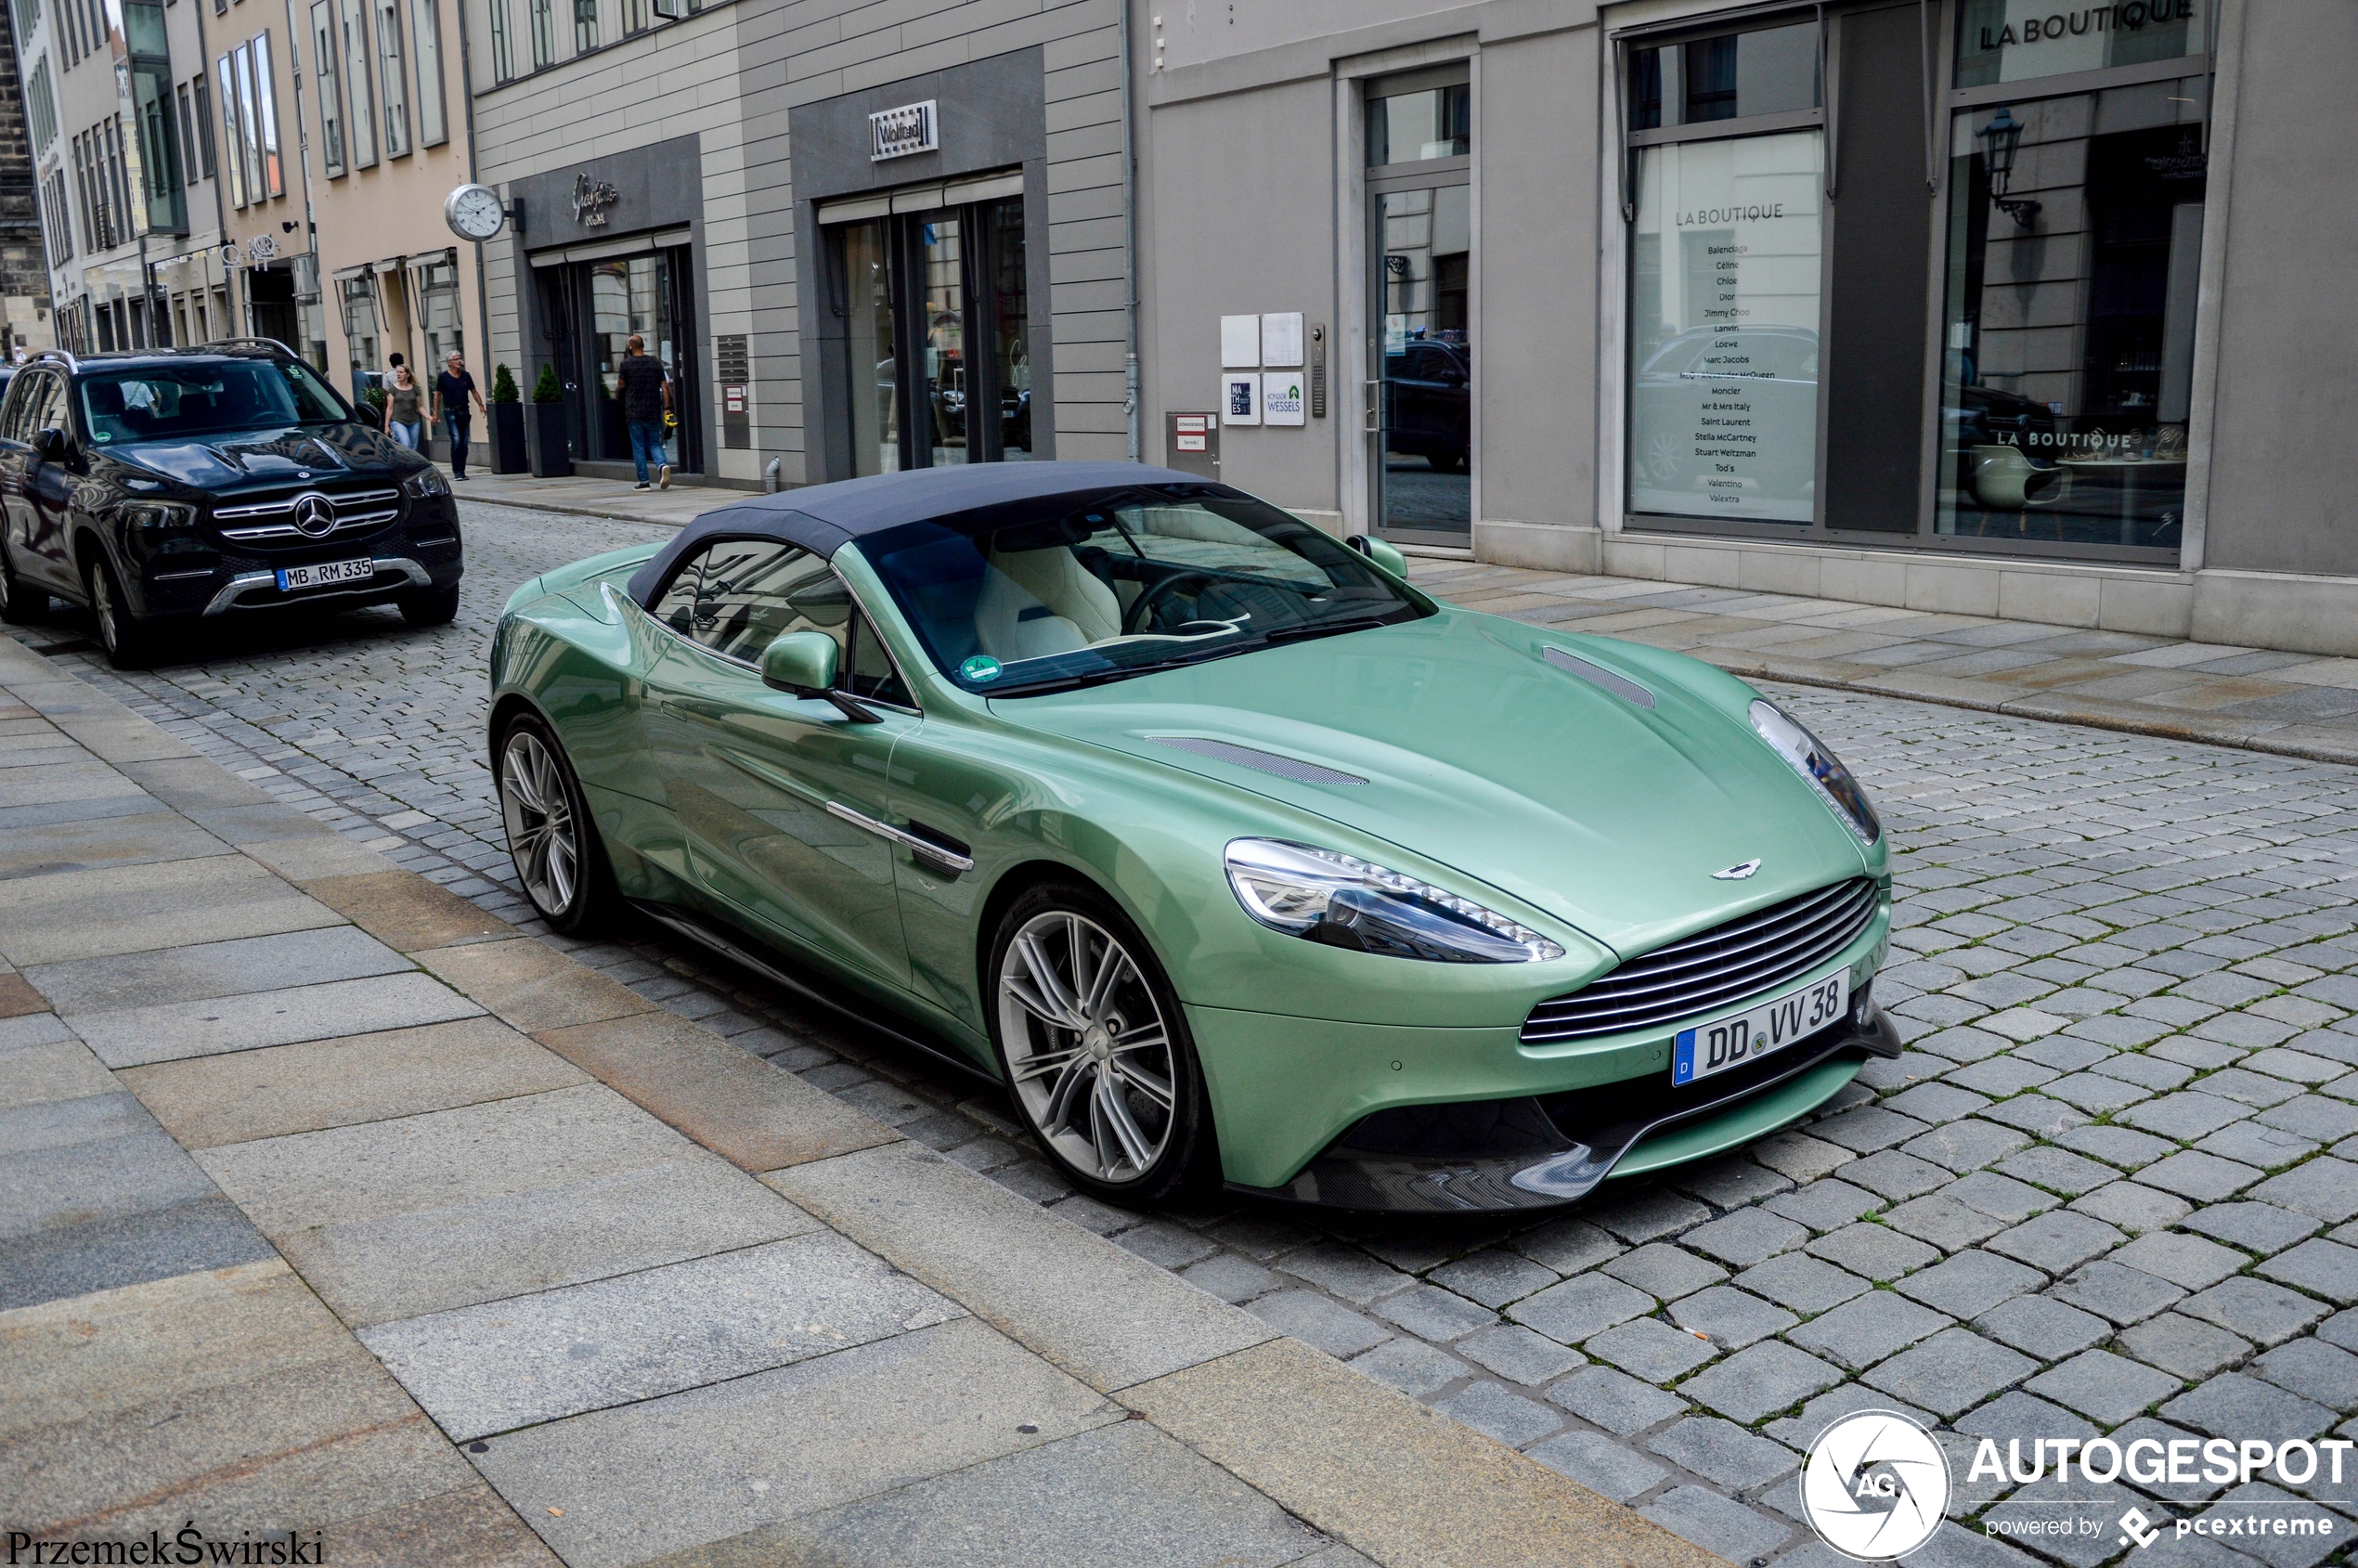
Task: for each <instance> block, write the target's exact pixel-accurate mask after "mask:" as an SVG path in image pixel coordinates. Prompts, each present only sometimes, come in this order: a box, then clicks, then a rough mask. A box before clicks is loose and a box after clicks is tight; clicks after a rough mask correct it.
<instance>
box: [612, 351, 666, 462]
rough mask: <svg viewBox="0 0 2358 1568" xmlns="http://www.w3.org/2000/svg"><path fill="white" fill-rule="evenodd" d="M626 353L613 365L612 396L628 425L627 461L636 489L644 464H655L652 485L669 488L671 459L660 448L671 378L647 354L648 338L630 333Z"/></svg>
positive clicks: (660, 363) (660, 364) (656, 361)
mask: <svg viewBox="0 0 2358 1568" xmlns="http://www.w3.org/2000/svg"><path fill="white" fill-rule="evenodd" d="M628 349H629V352H628V353H627V354H625V355H624V356H623V358H622V363H621V364H619V365H617V366H615V372H614V381H615V388H614V390H615V396H616V397H618V398H620V399H621V400H622V419H623V422H624V423H625V424H628V426H629V427H630V462H631V466H632V467H634V468H636V469H637V470H638V472H639V484H638V486H637V487H638V488H639V489H641V490H643V489H645V488H646V487H647V465H648V464H649V463H651V462H652V463H654V466H655V486H656V488H658V489H663V490H668V489H669V488H671V460H670V459H669V458H668V457H667V456H666V455H665V452H664V449H663V417H664V415H665V414H667V413H668V412H669V411H670V409H671V377H670V376H669V374H668V373H667V372H666V371H665V369H664V368H663V364H662V361H660V360H657V359H652V358H650V357H648V355H647V340H646V339H644V338H642V337H641V336H640V335H639V334H638V333H636V332H633V333H631V334H630V342H629V343H628Z"/></svg>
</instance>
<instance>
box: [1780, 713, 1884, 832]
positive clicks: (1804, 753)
mask: <svg viewBox="0 0 2358 1568" xmlns="http://www.w3.org/2000/svg"><path fill="white" fill-rule="evenodd" d="M1752 727H1753V728H1754V729H1755V730H1757V731H1759V732H1760V738H1761V739H1762V740H1764V741H1767V742H1768V743H1769V745H1771V746H1772V747H1774V748H1775V749H1776V753H1777V755H1778V756H1780V757H1781V758H1784V759H1785V760H1786V761H1787V762H1789V763H1791V764H1792V765H1793V771H1794V772H1796V773H1799V774H1800V775H1801V776H1802V777H1803V778H1805V779H1807V780H1808V781H1809V783H1810V784H1811V786H1812V787H1813V788H1815V789H1816V790H1817V791H1818V794H1819V796H1820V798H1822V799H1823V800H1824V801H1825V803H1826V804H1827V805H1829V806H1831V807H1833V809H1834V815H1835V816H1837V817H1840V818H1841V819H1842V820H1843V821H1844V822H1845V823H1848V824H1849V827H1850V831H1851V832H1853V833H1855V834H1857V835H1858V836H1859V842H1860V843H1862V844H1872V843H1873V842H1874V841H1875V840H1876V839H1878V838H1880V837H1882V836H1883V823H1881V822H1879V821H1877V820H1876V818H1875V808H1874V803H1873V802H1872V801H1871V800H1869V799H1868V798H1867V791H1866V789H1865V788H1864V786H1862V785H1861V784H1859V781H1858V780H1857V779H1854V778H1852V777H1851V776H1850V770H1849V769H1847V768H1846V767H1844V766H1843V765H1842V758H1839V757H1836V756H1835V755H1834V754H1833V747H1831V746H1829V745H1826V743H1825V742H1823V741H1821V740H1820V739H1819V738H1818V737H1817V736H1815V735H1813V734H1811V733H1810V732H1808V730H1807V729H1806V728H1804V727H1803V725H1802V723H1801V721H1800V720H1799V719H1795V718H1794V717H1793V715H1791V714H1789V713H1787V712H1786V711H1785V710H1784V709H1783V708H1781V707H1779V706H1777V705H1776V704H1775V703H1772V702H1770V701H1769V699H1768V698H1766V697H1760V698H1756V699H1755V700H1754V702H1753V705H1752Z"/></svg>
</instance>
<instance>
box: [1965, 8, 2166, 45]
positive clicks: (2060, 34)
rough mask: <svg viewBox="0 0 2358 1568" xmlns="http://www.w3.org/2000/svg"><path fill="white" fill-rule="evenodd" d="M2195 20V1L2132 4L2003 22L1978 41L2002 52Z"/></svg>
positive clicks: (1982, 35)
mask: <svg viewBox="0 0 2358 1568" xmlns="http://www.w3.org/2000/svg"><path fill="white" fill-rule="evenodd" d="M2194 16H2195V0H2129V3H2128V4H2127V5H2125V6H2090V7H2088V8H2087V9H2085V10H2079V11H2058V12H2051V13H2049V14H2048V15H2046V16H2043V17H2025V18H2023V19H2022V20H2020V21H2019V22H2014V21H2008V22H2002V23H2000V24H1999V26H1998V28H1997V30H1996V31H1995V32H1992V31H1991V30H1990V29H1989V28H1987V27H1984V28H1982V29H1981V37H1980V40H1979V41H1980V44H1981V46H1982V48H1983V49H1984V50H1989V49H2003V48H2006V47H2008V46H2010V45H2015V44H2037V43H2041V42H2046V41H2055V42H2060V41H2061V40H2063V39H2066V38H2081V37H2085V36H2087V35H2088V34H2090V33H2104V32H2136V31H2137V30H2138V29H2140V28H2144V27H2151V26H2153V25H2154V24H2155V23H2157V22H2171V21H2192V20H2193V19H2194Z"/></svg>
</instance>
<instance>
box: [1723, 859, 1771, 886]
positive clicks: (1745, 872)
mask: <svg viewBox="0 0 2358 1568" xmlns="http://www.w3.org/2000/svg"><path fill="white" fill-rule="evenodd" d="M1759 869H1760V862H1758V861H1746V862H1743V864H1742V865H1731V866H1730V867H1729V868H1728V869H1727V870H1725V871H1715V872H1713V873H1712V874H1711V879H1712V880H1713V881H1714V882H1743V881H1744V880H1746V879H1748V878H1749V877H1750V876H1751V875H1752V874H1753V873H1754V872H1756V871H1758V870H1759Z"/></svg>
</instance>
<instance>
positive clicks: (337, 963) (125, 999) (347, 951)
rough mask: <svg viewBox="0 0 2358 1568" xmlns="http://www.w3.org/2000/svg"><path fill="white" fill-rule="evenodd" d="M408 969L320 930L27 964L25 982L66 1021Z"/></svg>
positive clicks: (356, 937)
mask: <svg viewBox="0 0 2358 1568" xmlns="http://www.w3.org/2000/svg"><path fill="white" fill-rule="evenodd" d="M411 967H413V965H411V964H410V963H409V961H408V959H406V958H404V957H402V956H401V954H399V953H397V952H394V951H393V949H391V948H389V947H387V946H385V945H384V944H383V943H382V942H380V941H378V940H376V939H375V938H373V937H371V936H369V934H368V933H366V932H365V931H359V930H356V929H354V928H353V927H349V926H326V927H318V928H317V929H314V930H306V931H289V932H283V933H280V934H279V935H275V936H267V937H241V938H239V939H237V940H232V941H226V942H198V943H196V944H194V945H192V946H188V947H179V948H168V949H164V950H162V951H160V952H138V953H115V954H110V955H109V956H107V957H104V958H83V959H77V960H75V961H73V962H71V963H68V964H43V965H27V966H26V968H25V971H24V977H25V978H26V979H27V980H28V981H29V982H31V983H32V985H33V986H34V987H35V988H37V989H38V990H39V991H40V992H41V994H42V995H43V996H44V997H45V998H47V999H48V1002H49V1005H50V1007H51V1009H52V1010H53V1011H55V1012H58V1013H59V1014H64V1015H75V1014H89V1013H99V1012H112V1011H115V1010H117V1009H120V1008H126V1007H152V1006H157V1005H162V1004H170V1003H174V1002H202V1001H209V1000H211V999H213V998H214V997H220V996H236V995H239V994H240V993H241V992H245V991H278V990H281V989H283V988H286V987H289V986H308V985H317V984H318V983H319V982H321V981H323V980H349V979H356V978H361V977H363V976H368V975H385V974H392V973H394V972H395V971H396V970H402V969H408V968H411Z"/></svg>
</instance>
